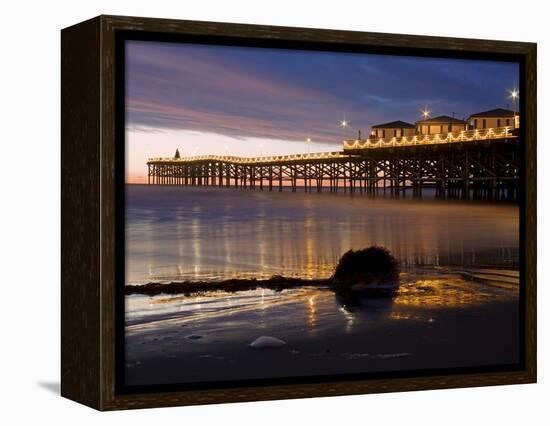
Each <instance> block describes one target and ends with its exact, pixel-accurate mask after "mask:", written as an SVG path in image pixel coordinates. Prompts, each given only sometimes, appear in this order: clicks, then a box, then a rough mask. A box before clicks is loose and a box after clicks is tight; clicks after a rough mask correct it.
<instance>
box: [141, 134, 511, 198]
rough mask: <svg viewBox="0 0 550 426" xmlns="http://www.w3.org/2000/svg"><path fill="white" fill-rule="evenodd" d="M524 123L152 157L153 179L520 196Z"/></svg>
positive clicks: (243, 185) (261, 186)
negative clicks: (241, 152) (268, 152)
mask: <svg viewBox="0 0 550 426" xmlns="http://www.w3.org/2000/svg"><path fill="white" fill-rule="evenodd" d="M519 157H520V151H519V129H513V128H511V127H503V128H494V129H482V130H479V129H478V130H465V131H461V132H456V133H446V134H429V135H415V136H408V137H407V136H402V137H393V138H390V139H385V138H379V139H374V138H372V137H371V138H370V139H368V140H347V141H344V147H343V151H341V152H330V153H315V154H298V155H286V156H273V157H255V158H246V157H231V156H217V155H204V156H195V157H186V158H180V157H179V155H177V156H176V157H174V158H151V159H149V160H148V162H147V166H148V183H149V184H155V185H185V186H219V187H235V188H243V189H244V188H248V189H256V190H261V191H274V190H275V191H282V190H283V189H284V188H287V187H288V188H290V190H291V191H292V192H296V191H298V190H299V189H303V190H304V191H307V192H311V191H316V192H321V191H330V192H338V191H343V192H350V193H365V194H371V195H375V194H377V193H380V192H386V191H387V192H389V193H391V194H393V195H394V196H400V195H401V194H403V191H405V190H411V191H412V193H413V195H414V196H421V195H422V189H423V188H428V187H432V188H436V193H437V195H438V196H439V197H441V198H447V197H452V198H475V199H508V200H517V197H518V188H519V160H520V158H519Z"/></svg>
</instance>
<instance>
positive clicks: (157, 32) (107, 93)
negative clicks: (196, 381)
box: [62, 16, 536, 409]
mask: <svg viewBox="0 0 550 426" xmlns="http://www.w3.org/2000/svg"><path fill="white" fill-rule="evenodd" d="M129 37H130V38H131V39H133V40H135V39H141V40H152V39H156V40H159V41H176V42H177V41H184V42H201V43H214V44H229V45H239V46H243V45H244V46H251V47H276V48H292V49H303V50H330V51H347V52H349V51H353V52H365V53H375V54H394V55H400V56H403V55H413V56H432V57H450V58H468V59H485V60H498V61H513V62H519V63H520V70H521V71H520V90H521V93H522V96H521V98H520V113H521V119H522V129H523V130H522V131H523V132H524V140H525V157H524V158H523V160H524V161H522V164H524V165H525V166H524V168H523V169H522V174H523V176H522V178H523V179H522V182H523V183H524V188H525V191H524V193H523V199H522V201H521V203H520V204H521V205H523V206H524V208H522V209H520V210H522V211H523V213H524V214H523V215H522V214H521V213H520V223H521V242H520V246H523V248H524V253H525V257H524V259H525V260H526V261H525V262H522V265H521V267H522V274H521V276H522V277H523V279H524V282H523V283H522V284H523V285H522V286H521V292H520V304H521V307H522V308H521V309H520V313H521V314H522V315H521V318H522V319H523V320H524V321H522V324H521V332H520V335H521V336H522V340H523V342H524V343H525V345H524V349H525V351H522V352H523V355H524V356H523V357H522V360H521V361H522V362H521V363H520V365H514V366H499V367H497V368H494V367H492V368H487V367H481V368H477V367H474V368H467V369H452V370H454V371H453V372H450V371H442V370H440V369H438V370H434V371H427V372H426V371H423V372H422V373H421V375H419V372H418V371H417V372H395V374H393V373H390V374H388V373H382V374H379V373H366V375H355V377H354V379H353V380H349V379H350V377H334V376H329V377H326V376H323V377H319V378H315V380H313V381H311V380H310V381H309V382H308V383H303V380H300V381H299V383H296V382H297V380H296V379H295V378H293V379H290V380H286V379H283V380H278V379H277V380H260V381H256V380H255V381H254V382H255V383H245V382H239V383H220V382H218V383H215V384H212V383H211V384H206V387H208V388H209V390H207V389H204V388H205V386H196V385H193V386H192V389H191V388H190V387H189V386H187V387H182V386H175V387H174V386H172V387H171V388H170V386H166V385H164V386H160V387H157V386H155V387H151V386H147V387H146V389H143V388H142V389H134V391H135V392H137V393H128V391H129V389H125V388H124V387H121V386H120V383H121V380H122V378H121V375H120V373H121V370H123V369H122V368H120V361H121V357H120V355H119V356H118V357H117V354H121V353H123V352H121V348H122V350H123V349H124V342H123V339H120V330H121V329H120V324H121V321H120V315H121V309H120V307H121V306H122V307H124V299H123V295H122V298H121V292H120V291H117V286H116V285H115V283H116V282H120V281H119V280H120V278H121V272H120V271H121V268H120V264H121V263H122V264H123V263H124V245H123V242H122V244H121V238H120V231H121V230H122V234H124V228H123V226H124V197H123V196H121V194H124V181H123V179H120V172H121V171H122V173H124V116H123V114H122V116H121V114H120V111H121V110H120V108H121V105H120V102H122V111H124V107H123V103H124V87H123V86H124V85H123V84H122V85H121V84H120V78H121V75H122V77H124V68H123V67H121V66H120V63H121V61H120V56H117V55H120V52H121V44H123V43H124V41H125V40H126V39H129ZM79 40H80V41H79ZM82 40H84V41H82ZM86 42H87V43H90V44H91V45H90V46H87V47H89V48H90V49H92V51H93V52H94V53H95V54H96V56H94V55H91V56H92V59H88V60H89V61H90V62H91V65H92V67H91V68H90V70H89V71H85V70H81V73H80V74H79V75H74V74H75V72H74V68H78V64H77V62H79V61H80V62H82V61H83V60H84V58H82V57H79V54H78V53H77V52H75V51H73V50H75V49H82V47H83V46H82V44H83V43H86ZM411 45H412V46H415V47H414V48H411V47H410V46H411ZM62 50H63V52H62V56H63V58H62V72H64V74H62V80H63V88H62V139H63V140H62V171H63V174H62V186H63V188H62V205H63V207H65V206H67V205H68V206H69V210H71V209H70V208H71V207H73V206H72V204H79V202H78V201H76V200H75V199H74V198H73V197H75V196H78V197H80V198H82V197H83V195H82V194H71V191H69V190H68V188H67V186H68V180H69V181H70V182H72V183H74V181H75V179H76V180H78V179H80V180H82V179H83V178H84V180H85V181H86V179H85V178H90V177H91V178H92V180H95V179H97V181H98V182H97V181H95V182H94V184H95V185H94V184H92V185H91V186H92V187H93V190H94V191H92V194H91V198H93V199H92V200H89V201H88V203H93V205H94V208H95V210H94V212H95V213H96V215H97V217H96V219H99V227H97V225H96V228H95V229H93V228H92V229H87V228H86V229H80V232H81V233H83V238H84V240H88V241H89V242H90V243H92V247H93V248H97V250H98V255H99V256H98V259H95V258H94V261H92V262H91V263H92V265H90V266H92V268H93V267H94V266H97V270H93V269H92V270H91V271H89V273H90V274H92V277H83V276H82V274H80V275H79V274H77V273H75V271H74V270H73V268H74V267H75V263H74V262H75V261H76V260H80V261H82V258H86V257H87V256H86V255H87V252H86V250H82V249H81V250H80V251H79V252H76V253H75V252H74V250H71V248H73V247H71V245H74V242H73V241H72V240H74V238H73V239H71V235H70V231H71V230H73V231H74V229H73V227H74V224H73V223H72V222H71V219H70V218H68V217H65V216H63V217H62V278H63V279H62V281H63V282H62V371H63V373H62V394H63V395H65V396H67V397H69V398H71V399H75V400H78V401H80V402H83V403H86V404H88V405H91V406H93V407H95V408H99V409H123V408H142V407H153V406H167V405H190V404H205V403H216V402H232V401H251V400H266V399H282V398H297V397H314V396H329V395H343V394H358V393H372V392H389V391H405V390H417V389H435V388H448V387H467V386H479V385H497V384H510V383H532V382H534V381H536V287H535V286H536V284H535V279H536V257H535V256H536V254H535V250H536V242H535V237H536V218H535V215H536V182H535V177H536V176H535V175H536V170H535V167H536V45H535V44H531V43H516V42H500V41H486V40H468V39H454V38H436V37H424V36H406V35H394V34H374V33H361V32H347V31H332V30H312V29H303V28H284V27H267V26H256V25H238V24H220V23H210V22H193V21H173V20H162V19H152V18H127V17H113V16H101V17H98V18H94V19H93V20H90V21H86V22H85V23H82V24H78V25H77V26H74V27H70V28H68V29H65V30H63V33H62ZM88 54H89V52H88ZM80 56H82V54H80ZM122 62H123V61H122ZM89 65H90V64H89ZM71 67H72V68H71ZM94 71H95V72H94ZM82 73H83V75H82ZM121 73H122V74H121ZM90 77H92V80H93V84H91V83H90V82H89V80H90ZM94 79H97V80H94ZM71 80H74V81H71ZM85 80H86V81H88V82H87V83H86V82H85ZM98 81H99V84H97V83H98ZM117 82H118V84H117ZM71 83H72V84H71ZM95 84H97V86H98V87H97V89H98V91H99V94H98V95H97V96H94V94H93V90H89V89H90V87H91V86H93V85H95ZM90 85H91V86H90ZM67 86H70V87H71V90H70V91H68V90H67ZM73 86H74V88H73ZM81 86H82V87H81ZM85 89H88V91H86V90H85ZM73 90H74V93H73ZM81 92H83V93H84V94H85V95H88V97H89V99H88V100H89V102H90V104H91V105H89V106H83V110H82V111H72V110H71V107H72V105H71V104H72V103H74V101H75V100H76V96H77V95H79V96H80V98H82V93H81ZM71 97H74V99H72V98H71ZM526 100H528V101H529V103H527V102H526ZM96 107H98V108H96ZM86 108H89V109H86ZM72 109H73V110H74V108H72ZM71 115H72V117H71ZM90 118H91V121H92V122H93V123H94V124H96V127H94V129H93V130H94V131H93V132H92V131H90V132H88V133H89V134H83V133H82V130H80V134H79V135H78V136H80V139H81V140H82V143H85V142H87V143H89V144H90V145H91V146H92V147H94V148H96V151H94V154H95V155H96V156H97V158H96V159H97V163H94V167H88V169H90V170H88V171H87V173H86V171H85V170H84V171H82V170H80V173H81V174H84V175H86V176H81V175H79V174H78V172H77V171H76V170H73V169H72V168H71V166H70V165H69V164H68V163H69V162H70V161H71V160H72V159H73V157H74V156H75V155H76V154H77V153H74V152H72V151H71V150H70V146H69V143H70V142H69V138H73V139H74V136H75V133H78V132H77V129H76V128H75V126H78V125H79V124H80V125H81V124H82V122H83V121H85V120H86V119H88V120H89V119H90ZM68 120H69V121H68ZM73 120H77V121H76V122H74V121H73ZM78 120H80V121H78ZM66 123H68V124H67V125H65V124H66ZM88 130H91V129H88ZM121 135H122V142H121V140H120V137H121ZM73 143H74V142H73ZM82 148H84V147H82ZM73 149H74V148H73ZM85 149H88V150H90V149H91V148H89V147H88V148H85ZM66 177H70V179H66ZM121 182H122V186H121ZM86 183H87V184H88V186H90V182H89V181H86ZM88 189H89V188H88ZM81 204H84V205H86V200H80V204H79V206H80V208H82V206H81ZM77 207H78V206H77ZM62 211H64V208H62ZM121 211H122V214H121V213H120V212H121ZM91 219H93V218H91ZM73 222H74V221H73ZM97 228H99V229H97ZM94 231H97V232H94ZM526 233H528V234H529V238H528V239H526V238H525V235H526ZM122 241H123V238H122ZM88 257H89V256H88ZM522 259H523V257H522ZM94 262H95V263H96V264H97V265H95V264H94ZM117 265H118V267H117ZM123 271H124V270H123V269H122V278H123ZM523 272H524V273H523ZM90 278H92V279H90ZM75 279H77V280H78V282H82V287H83V288H82V289H80V290H79V291H75V289H74V288H72V287H70V285H69V280H71V281H72V280H75ZM118 288H121V286H120V285H119V286H118ZM90 295H92V297H90ZM69 297H71V299H72V300H73V302H74V298H75V297H77V298H78V300H79V301H81V300H82V303H81V304H79V307H80V309H81V310H80V311H78V312H77V311H76V310H75V309H74V308H71V306H70V304H71V302H70V301H69V300H68V299H69ZM84 299H87V300H88V303H86V302H84ZM82 309H83V310H82ZM122 315H124V312H123V310H122ZM75 319H76V320H77V321H75ZM122 319H123V318H122ZM78 320H80V324H79V325H80V326H82V323H92V324H93V327H91V328H90V329H89V330H85V332H84V333H82V330H81V335H80V336H76V330H74V327H76V326H77V324H78V323H79V321H78ZM68 322H71V323H70V324H68ZM115 324H117V326H116V327H115ZM122 331H123V321H122ZM117 337H118V338H117ZM86 338H87V339H86ZM85 339H86V341H85ZM89 339H92V341H93V342H94V344H93V345H91V344H90V340H89ZM115 341H116V342H117V343H116V345H115V344H114V342H115ZM121 341H122V344H121ZM69 343H72V344H71V345H70V346H71V348H70V349H69ZM75 344H76V351H77V352H78V355H79V356H80V358H79V357H78V356H77V357H75V355H74V354H73V355H71V351H73V352H74V351H75ZM83 349H87V350H90V349H91V350H92V355H93V361H94V364H93V366H91V367H90V366H89V365H88V366H84V365H80V364H82V358H86V356H87V357H89V358H90V354H89V353H88V354H83V353H80V352H82V350H83ZM79 359H80V360H81V362H80V364H79V362H78V360H79ZM122 362H123V361H122ZM86 368H87V369H88V370H87V371H88V372H89V371H90V369H91V370H92V371H93V372H94V373H95V374H92V375H91V376H90V377H87V376H86V375H84V372H83V370H84V369H86ZM411 373H412V374H411ZM450 373H452V374H450ZM346 376H348V375H346ZM82 377H85V380H84V382H83V381H82ZM342 379H348V380H345V381H342ZM250 385H253V386H250ZM236 386H238V387H236ZM167 391H170V392H167ZM143 392H147V393H143Z"/></svg>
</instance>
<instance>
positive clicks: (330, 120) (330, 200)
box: [122, 40, 523, 389]
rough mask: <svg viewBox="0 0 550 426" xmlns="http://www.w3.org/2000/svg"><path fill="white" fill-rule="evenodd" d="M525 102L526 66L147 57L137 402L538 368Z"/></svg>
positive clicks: (131, 376) (130, 285)
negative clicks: (223, 390)
mask: <svg viewBox="0 0 550 426" xmlns="http://www.w3.org/2000/svg"><path fill="white" fill-rule="evenodd" d="M519 84H520V65H519V64H518V63H514V62H507V61H496V60H483V59H457V58H435V57H416V56H405V55H403V56H397V55H384V54H371V53H353V52H330V51H314V50H293V49H278V48H260V47H251V46H234V45H233V46H232V45H214V44H199V43H195V44H193V43H184V42H177V43H176V42H164V41H140V40H127V41H126V42H125V100H124V102H125V239H124V244H125V273H124V275H125V282H124V283H122V284H124V354H123V357H124V372H123V375H124V385H125V386H127V387H128V389H131V388H136V389H138V388H144V389H145V388H146V387H147V386H153V385H186V386H193V385H197V386H199V385H205V384H209V383H217V384H223V383H227V384H235V383H245V382H246V383H278V381H284V380H297V381H303V382H307V381H308V380H313V379H315V380H325V379H326V380H337V379H341V378H346V379H350V378H351V379H353V378H368V377H386V376H388V377H389V376H391V377H395V376H399V375H408V376H414V375H422V374H437V373H438V372H445V374H450V373H452V372H454V371H456V372H467V371H471V370H472V369H477V371H484V369H486V370H487V371H491V369H493V370H494V369H499V368H500V369H513V368H514V366H518V365H519V363H520V362H521V332H520V318H521V315H520V314H521V303H520V299H521V298H520V294H521V291H520V287H521V286H520V282H521V278H522V277H521V273H520V271H521V264H522V262H521V260H520V253H521V250H520V249H521V248H520V210H521V206H520V205H521V199H522V198H521V197H522V194H521V179H522V178H521V176H522V170H521V158H522V149H523V146H522V136H521V125H520V122H521V120H520V119H521V115H520V112H521V108H520V99H521V93H520V91H519ZM262 381H263V382H262Z"/></svg>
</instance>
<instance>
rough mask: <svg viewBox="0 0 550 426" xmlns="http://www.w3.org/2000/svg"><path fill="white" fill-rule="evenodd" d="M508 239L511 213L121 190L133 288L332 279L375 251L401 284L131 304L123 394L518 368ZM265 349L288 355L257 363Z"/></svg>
mask: <svg viewBox="0 0 550 426" xmlns="http://www.w3.org/2000/svg"><path fill="white" fill-rule="evenodd" d="M333 195H334V196H333ZM453 224H454V226H453ZM457 224H460V226H459V225H457ZM518 229H519V228H518V209H517V206H514V205H491V204H478V203H461V202H454V201H444V202H441V201H435V200H421V201H418V200H406V199H405V200H403V199H402V200H387V199H376V200H373V199H368V198H367V197H353V198H351V197H349V195H345V194H326V195H325V194H321V195H319V194H291V193H282V194H279V193H259V192H249V191H248V192H247V191H238V190H237V191H234V190H225V189H221V190H220V189H211V188H205V189H194V188H190V189H189V188H185V189H184V188H177V187H154V188H148V187H146V186H134V185H132V186H129V187H128V188H127V250H128V253H129V256H128V262H127V274H126V276H127V284H128V285H130V284H132V285H140V284H145V283H150V282H157V283H161V284H162V283H168V282H181V281H185V280H188V281H196V282H205V283H206V282H217V281H220V280H224V279H232V278H240V279H248V278H256V279H258V280H262V279H268V278H269V277H271V276H272V275H274V274H282V275H284V276H286V277H293V276H294V277H297V278H301V279H321V278H327V277H329V276H330V275H331V273H332V271H333V270H334V266H335V264H336V262H337V261H338V258H339V257H340V256H341V255H342V253H343V252H344V251H346V250H347V249H350V248H356V249H357V248H363V247H367V246H369V245H372V244H378V245H383V246H385V247H387V248H389V249H390V250H391V251H392V253H393V254H394V255H395V257H396V258H397V259H398V260H399V262H400V265H401V270H402V272H401V274H400V289H399V291H398V293H397V295H396V296H395V297H393V298H363V299H361V300H356V301H349V300H341V299H340V298H339V297H338V295H337V294H335V293H334V292H333V291H331V289H329V288H326V287H322V286H307V285H303V286H300V287H297V288H289V289H283V290H282V291H275V290H270V289H262V288H257V289H250V290H246V291H238V292H228V291H207V292H202V293H201V292H199V293H197V294H191V295H187V296H186V295H178V294H170V295H167V294H156V295H143V294H131V295H127V296H126V320H125V321H126V324H125V330H126V331H125V339H126V359H125V364H126V384H127V385H129V386H133V385H148V384H156V383H197V382H209V381H231V380H241V379H267V378H276V377H296V376H300V377H301V376H303V377H307V376H315V375H327V374H329V375H330V374H332V375H334V374H356V373H361V372H384V371H409V370H422V369H438V368H453V367H472V366H483V365H491V366H494V365H507V364H514V363H517V362H518V361H519V321H518V319H519V273H518V237H517V236H518V233H519V230H518ZM261 336H272V337H276V338H277V339H280V340H282V341H283V342H284V344H282V345H281V346H279V347H272V348H257V347H251V346H250V344H251V343H252V342H254V341H255V340H256V339H258V338H259V337H261Z"/></svg>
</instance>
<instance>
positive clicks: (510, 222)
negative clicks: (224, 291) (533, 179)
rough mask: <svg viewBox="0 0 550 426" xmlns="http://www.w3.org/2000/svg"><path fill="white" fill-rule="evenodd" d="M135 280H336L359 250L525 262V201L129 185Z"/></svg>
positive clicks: (451, 260)
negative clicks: (343, 259) (521, 206)
mask: <svg viewBox="0 0 550 426" xmlns="http://www.w3.org/2000/svg"><path fill="white" fill-rule="evenodd" d="M126 201H127V218H126V235H127V236H126V252H127V269H126V281H127V283H132V284H139V283H146V282H150V281H175V280H218V279H226V278H232V277H256V278H268V277H270V276H271V275H274V274H281V275H285V276H299V277H310V278H321V277H328V276H329V275H330V274H331V273H332V270H333V268H334V266H335V264H336V263H337V261H338V259H339V258H340V256H341V255H342V253H344V252H345V251H347V250H349V249H350V248H354V249H359V248H363V247H367V246H370V245H372V244H378V245H383V246H385V247H387V248H389V249H390V250H391V251H392V253H393V254H394V255H395V256H396V257H397V258H398V259H399V261H400V262H401V263H402V265H403V268H404V269H405V270H407V269H408V268H414V267H417V266H418V267H420V266H448V265H456V266H475V267H504V268H512V269H513V268H517V257H518V244H519V224H518V208H517V206H511V205H490V204H486V203H485V204H476V203H472V202H470V203H460V202H453V201H427V200H422V201H418V200H412V199H410V200H392V199H384V198H377V199H370V198H367V197H366V196H354V197H350V196H349V195H346V194H329V193H324V194H303V193H295V194H293V193H285V192H283V193H279V192H272V193H269V192H259V191H240V190H233V189H226V188H221V189H218V188H182V187H163V186H147V185H128V186H127V188H126Z"/></svg>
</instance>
